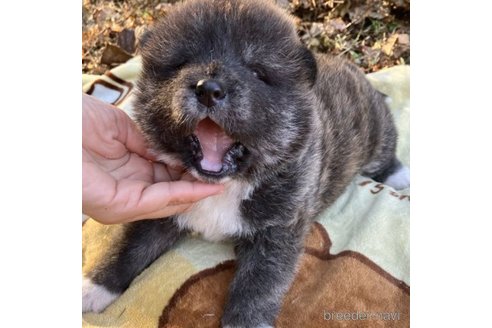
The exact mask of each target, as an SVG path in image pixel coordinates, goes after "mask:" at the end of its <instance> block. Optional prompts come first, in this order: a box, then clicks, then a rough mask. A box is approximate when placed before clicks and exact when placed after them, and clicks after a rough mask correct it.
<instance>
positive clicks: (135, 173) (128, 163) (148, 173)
mask: <svg viewBox="0 0 492 328" xmlns="http://www.w3.org/2000/svg"><path fill="white" fill-rule="evenodd" d="M82 104H83V105H82V212H83V213H84V214H86V215H88V216H90V217H92V218H93V219H95V220H97V221H99V222H101V223H105V224H112V223H122V222H130V221H135V220H139V219H154V218H163V217H167V216H170V215H173V214H176V213H180V212H183V211H185V210H186V209H187V208H188V207H189V206H191V205H192V204H193V203H194V202H196V201H198V200H200V199H203V198H206V197H208V196H211V195H214V194H217V193H220V192H222V191H223V188H224V187H223V186H222V185H213V184H206V183H201V182H197V181H194V178H192V177H191V176H190V175H187V174H183V171H182V170H181V169H179V168H171V167H168V166H166V165H164V164H161V163H155V162H152V161H150V160H149V159H152V155H151V154H150V153H149V152H148V150H147V146H146V143H145V139H144V137H143V136H142V135H141V133H140V131H139V130H138V128H137V126H136V125H135V123H134V122H133V121H132V120H131V119H130V118H129V117H128V115H126V113H125V112H123V111H122V110H120V109H118V108H116V107H113V106H111V105H108V104H106V103H104V102H102V101H99V100H98V99H96V98H93V97H91V96H88V95H86V94H83V95H82Z"/></svg>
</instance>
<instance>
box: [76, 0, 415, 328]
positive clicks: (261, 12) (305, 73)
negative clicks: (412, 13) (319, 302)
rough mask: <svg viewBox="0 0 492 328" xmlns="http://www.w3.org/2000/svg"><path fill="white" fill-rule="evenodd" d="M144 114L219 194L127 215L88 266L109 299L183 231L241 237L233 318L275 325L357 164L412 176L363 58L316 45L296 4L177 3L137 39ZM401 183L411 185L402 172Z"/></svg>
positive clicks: (93, 286)
mask: <svg viewBox="0 0 492 328" xmlns="http://www.w3.org/2000/svg"><path fill="white" fill-rule="evenodd" d="M142 59H143V72H142V74H141V78H140V80H139V82H138V94H137V97H136V101H135V113H136V114H135V119H136V121H137V122H138V124H139V126H140V128H141V130H142V131H143V133H144V134H145V135H146V137H147V138H148V140H149V142H150V143H151V144H152V145H153V147H154V149H155V151H156V152H157V153H159V154H160V160H162V161H164V162H166V163H167V164H169V165H180V166H184V167H185V168H186V169H187V170H188V171H189V172H190V173H191V174H192V175H194V176H195V177H196V178H197V179H199V180H202V181H207V182H210V183H222V184H225V186H226V189H225V191H224V193H222V194H221V195H217V196H213V197H209V198H207V199H205V200H202V201H200V202H198V203H196V204H195V205H193V207H192V208H191V209H190V210H189V211H188V212H186V213H183V214H180V215H176V216H174V217H170V218H163V219H162V220H145V221H140V222H135V223H130V224H127V225H126V226H125V233H124V237H123V238H122V240H121V241H119V242H117V243H116V244H114V245H113V247H112V250H111V252H110V253H109V254H107V256H106V257H105V260H104V261H102V262H101V263H100V264H99V265H98V266H96V268H95V269H94V270H93V271H91V272H89V273H88V274H87V276H86V277H85V278H84V286H83V310H84V311H96V312H99V311H102V310H103V309H105V308H106V307H107V306H108V305H109V304H110V303H111V302H113V300H114V299H115V298H117V297H118V296H119V295H120V294H121V293H123V292H124V291H125V289H126V288H127V287H128V286H129V284H130V283H131V281H132V280H133V279H134V278H135V277H136V276H137V275H138V274H139V273H140V272H142V270H144V269H145V268H146V267H147V266H149V265H150V264H151V263H152V262H153V261H154V260H155V259H156V258H157V257H159V256H160V255H161V254H162V253H164V252H166V251H167V250H169V249H170V248H171V247H172V246H173V245H174V244H175V243H176V241H177V240H179V238H180V237H181V236H183V235H184V234H185V233H186V232H188V231H195V232H199V233H201V235H202V236H203V237H204V238H206V239H208V240H212V241H218V240H222V239H225V238H230V239H232V240H233V241H234V243H235V251H236V255H237V272H236V274H235V277H234V279H233V281H232V283H231V285H230V287H229V296H228V299H227V302H226V305H225V309H224V314H223V317H222V321H221V322H222V326H224V327H271V326H273V325H274V322H275V318H276V316H277V314H278V312H279V309H280V307H281V305H282V299H283V296H284V294H285V293H286V291H287V290H288V289H289V286H290V285H291V282H292V280H293V279H294V276H295V272H296V265H297V263H298V260H299V257H300V255H301V253H302V251H303V242H304V237H305V235H306V232H307V230H308V228H309V227H310V222H312V220H314V219H315V218H316V216H317V215H318V214H320V213H321V211H323V210H325V209H326V208H327V207H328V206H330V205H331V204H332V203H333V202H334V201H335V200H336V199H337V198H338V197H339V196H340V195H341V194H342V193H343V191H344V189H345V188H346V187H347V185H348V184H349V183H350V181H351V180H352V179H353V178H354V176H355V175H356V174H358V173H362V174H364V175H366V176H368V177H372V178H374V179H375V180H377V181H381V182H384V181H392V183H393V185H395V186H396V185H398V186H399V187H404V184H405V181H407V177H406V176H405V172H406V171H404V170H403V168H402V166H401V164H400V162H399V161H398V160H397V158H396V157H395V146H396V139H397V134H396V131H395V126H394V124H393V121H392V117H391V114H390V111H389V110H388V108H387V107H386V104H385V99H384V96H383V95H382V94H380V93H378V92H377V91H376V90H375V89H373V87H372V86H371V85H370V84H369V82H368V81H367V80H366V79H365V77H364V75H363V74H362V73H361V71H360V70H359V69H358V68H357V67H356V66H354V65H352V64H350V63H348V62H345V61H343V60H341V59H338V58H333V57H329V56H327V55H317V56H314V55H313V54H312V53H311V52H310V51H309V50H308V49H306V48H305V47H304V46H303V44H302V43H301V42H300V40H299V38H298V36H297V34H296V30H295V27H294V24H293V20H292V18H291V17H290V16H288V15H287V14H286V13H284V12H283V11H282V10H281V9H279V8H277V7H276V6H275V5H274V4H273V3H270V2H268V1H260V0H189V1H187V2H185V3H180V4H177V5H176V6H175V7H174V9H173V10H172V12H170V13H169V14H168V15H167V16H166V17H165V19H164V20H163V21H162V22H160V23H159V24H157V25H156V26H155V27H154V28H153V29H152V30H151V31H150V32H149V33H148V34H147V35H146V36H145V37H144V38H143V40H142ZM402 184H403V185H402Z"/></svg>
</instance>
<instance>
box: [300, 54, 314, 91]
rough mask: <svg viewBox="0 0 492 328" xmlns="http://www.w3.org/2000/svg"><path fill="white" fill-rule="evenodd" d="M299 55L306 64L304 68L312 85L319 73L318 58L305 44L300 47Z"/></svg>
mask: <svg viewBox="0 0 492 328" xmlns="http://www.w3.org/2000/svg"><path fill="white" fill-rule="evenodd" d="M299 57H300V60H301V62H302V63H303V65H304V70H305V72H306V77H307V78H308V80H309V82H310V83H311V86H313V85H314V82H316V75H317V73H318V66H317V64H316V59H315V58H314V55H313V53H312V52H311V51H310V50H309V49H308V48H306V47H305V46H301V47H300V51H299Z"/></svg>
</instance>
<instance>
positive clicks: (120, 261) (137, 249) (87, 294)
mask: <svg viewBox="0 0 492 328" xmlns="http://www.w3.org/2000/svg"><path fill="white" fill-rule="evenodd" d="M180 235H181V233H180V231H179V229H178V227H177V225H175V224H174V222H173V219H172V218H168V219H162V220H145V221H138V222H134V223H130V224H127V225H126V226H125V232H124V235H123V237H122V239H121V240H119V241H118V242H116V243H115V244H113V245H112V246H111V250H110V251H109V253H108V254H106V255H105V256H104V259H103V260H102V261H101V262H100V263H99V264H98V265H97V266H96V267H95V268H94V270H92V271H91V272H89V273H88V274H87V276H86V277H84V278H83V281H82V311H83V312H89V311H92V312H101V311H103V310H104V309H105V308H106V307H107V306H108V305H109V304H111V303H112V302H113V301H114V300H115V299H116V298H117V297H118V296H119V295H120V294H121V293H123V291H125V289H126V288H127V287H128V286H129V285H130V283H131V281H132V280H133V279H134V278H135V277H136V276H137V275H138V274H140V273H141V272H142V271H143V270H144V269H145V268H146V267H147V266H149V265H150V264H151V263H152V262H153V261H154V260H155V259H156V258H157V257H158V256H159V255H161V254H162V253H163V252H165V251H167V250H168V249H169V248H170V247H171V246H172V245H173V244H174V243H175V242H176V241H177V240H178V239H179V237H180Z"/></svg>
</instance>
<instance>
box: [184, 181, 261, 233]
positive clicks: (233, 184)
mask: <svg viewBox="0 0 492 328" xmlns="http://www.w3.org/2000/svg"><path fill="white" fill-rule="evenodd" d="M252 191H253V187H252V186H251V185H250V184H248V183H246V182H240V181H229V182H227V183H226V184H225V190H224V192H223V193H222V194H220V195H216V196H211V197H208V198H205V199H203V200H201V201H199V202H197V203H196V204H194V205H193V206H192V207H191V208H190V209H188V210H187V211H186V213H182V214H179V215H178V216H177V222H178V225H179V226H180V228H182V229H190V230H192V231H195V232H199V233H201V234H202V236H203V238H205V239H207V240H210V241H219V240H222V239H224V238H227V237H231V236H234V235H241V234H245V233H247V232H248V230H249V228H248V226H247V224H246V223H245V222H244V220H243V218H242V217H241V211H240V209H239V206H240V204H241V201H242V200H243V199H248V198H249V196H250V195H251V192H252Z"/></svg>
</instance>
